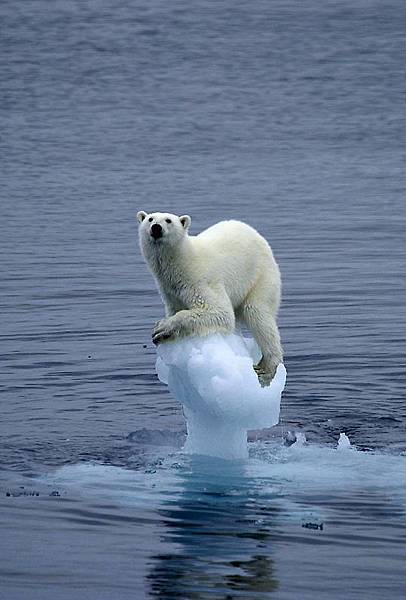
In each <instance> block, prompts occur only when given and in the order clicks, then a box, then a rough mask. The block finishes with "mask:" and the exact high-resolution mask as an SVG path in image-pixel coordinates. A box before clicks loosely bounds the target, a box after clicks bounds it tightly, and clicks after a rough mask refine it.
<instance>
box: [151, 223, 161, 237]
mask: <svg viewBox="0 0 406 600" xmlns="http://www.w3.org/2000/svg"><path fill="white" fill-rule="evenodd" d="M151 235H152V237H153V238H154V239H155V240H157V239H158V238H160V237H162V227H161V225H159V223H154V224H153V225H152V227H151Z"/></svg>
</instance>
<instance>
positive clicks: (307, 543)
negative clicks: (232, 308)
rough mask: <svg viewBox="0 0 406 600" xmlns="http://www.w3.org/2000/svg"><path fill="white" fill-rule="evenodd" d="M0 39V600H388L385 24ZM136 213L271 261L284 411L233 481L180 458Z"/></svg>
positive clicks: (390, 7) (398, 46) (249, 15)
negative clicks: (256, 248)
mask: <svg viewBox="0 0 406 600" xmlns="http://www.w3.org/2000/svg"><path fill="white" fill-rule="evenodd" d="M0 23H1V30H2V33H1V38H0V57H1V58H0V60H1V68H0V75H1V87H0V98H1V99H0V110H1V131H0V134H1V137H0V152H1V166H2V185H1V191H0V195H1V205H0V252H1V256H2V260H1V278H0V292H1V296H0V303H1V313H0V314H1V321H2V324H1V331H0V343H1V346H0V353H1V354H0V358H1V392H2V393H1V407H2V408H1V415H2V418H1V424H0V433H1V441H0V444H1V446H0V448H1V454H0V459H1V469H2V470H1V474H0V476H1V480H0V509H1V510H0V524H1V538H0V540H1V541H0V548H1V558H0V597H1V598H4V599H7V600H20V599H21V600H22V599H24V600H37V599H38V600H48V599H51V598H52V599H58V600H60V599H61V600H64V599H68V598H69V599H71V598H77V599H79V600H82V599H83V600H84V599H86V600H104V599H116V598H117V599H119V600H126V599H127V598H128V599H130V598H131V599H137V600H138V599H143V598H152V597H153V598H162V599H170V598H182V599H185V600H190V599H192V598H196V599H197V598H199V599H204V598H216V599H217V598H224V599H231V598H253V599H255V600H258V599H263V598H275V600H277V599H281V600H291V599H293V598H300V599H301V600H313V599H314V598H320V599H324V598H326V599H328V600H330V599H331V600H336V599H337V600H338V599H342V598H346V599H347V600H352V599H354V600H359V599H364V598H365V599H368V600H373V599H379V600H381V599H382V598H391V599H400V598H403V597H404V580H405V577H404V575H405V573H404V564H405V562H404V561H405V557H406V556H405V541H406V540H405V538H406V535H405V532H406V520H405V510H404V508H405V501H406V475H405V451H406V435H405V425H406V410H405V401H404V399H405V394H406V369H405V362H406V361H405V348H406V343H405V342H406V316H405V292H406V283H405V278H404V271H405V258H406V245H405V230H406V207H405V192H406V171H405V161H406V139H405V138H406V135H405V131H406V112H405V101H406V78H405V59H406V52H405V51H406V41H405V40H406V36H405V28H406V5H405V3H404V2H403V1H402V0H393V1H388V2H378V1H373V0H355V1H354V0H352V1H351V2H349V1H348V2H347V1H345V0H343V1H340V2H338V1H337V2H332V1H329V0H327V1H324V2H316V0H306V1H305V2H303V1H299V0H297V1H282V0H281V1H278V0H275V1H265V0H262V1H261V0H254V1H252V2H243V1H239V0H234V1H231V0H223V1H221V0H219V1H218V2H209V1H202V0H197V1H194V2H192V3H187V2H177V1H173V2H164V1H162V0H161V1H159V0H152V1H150V2H137V1H136V2H129V1H128V0H126V1H120V0H116V1H115V2H113V1H112V0H95V1H81V2H78V1H73V0H63V1H62V0H55V1H54V2H52V3H50V2H46V1H45V0H25V1H24V2H12V1H11V0H3V2H2V3H1V4H0ZM139 209H144V210H146V211H152V210H165V211H169V212H175V213H177V214H184V213H189V214H190V215H191V216H192V220H193V223H192V233H196V232H198V231H200V230H201V229H203V228H205V227H206V226H208V225H210V224H212V223H214V222H216V221H218V220H220V219H223V218H237V219H241V220H244V221H247V222H249V223H250V224H251V225H253V226H254V227H256V228H258V230H259V231H260V232H261V233H262V234H263V235H264V236H265V237H266V238H267V239H268V240H269V241H270V242H271V244H272V247H273V249H274V253H275V256H276V257H277V259H278V262H279V264H280V267H281V271H282V276H283V283H284V298H283V304H282V310H281V314H280V326H281V334H282V339H283V343H284V348H285V354H286V359H285V363H286V367H287V370H288V385H287V388H286V391H285V393H284V396H283V402H282V416H283V423H282V431H281V428H275V431H273V432H272V431H271V432H265V433H264V432H260V433H257V434H253V436H252V439H253V440H256V441H252V442H251V443H250V459H249V461H247V463H244V464H237V465H236V464H233V463H226V462H224V463H221V462H220V461H208V460H203V459H200V460H198V459H193V458H190V457H189V458H188V457H185V456H183V455H182V454H180V453H179V450H180V448H181V446H182V443H183V439H184V422H183V418H182V414H181V410H180V407H179V406H178V405H177V403H176V401H175V400H174V399H173V398H171V397H170V395H169V393H168V391H167V389H166V388H165V387H164V386H163V385H162V384H160V383H159V382H158V380H157V377H156V375H155V369H154V361H155V350H154V348H153V346H152V344H151V342H150V331H151V327H152V323H153V322H154V321H155V320H156V319H157V318H159V317H160V315H161V314H162V306H161V301H160V299H159V297H158V295H157V293H156V291H155V288H154V284H153V281H152V279H151V277H150V275H149V274H148V272H147V270H146V268H145V266H144V264H143V261H142V258H141V256H140V252H139V250H138V245H137V233H136V232H137V226H136V222H135V213H136V212H137V210H139ZM288 429H290V430H295V431H300V432H305V434H306V437H307V440H308V441H309V444H308V446H303V447H302V446H299V447H298V446H296V447H292V448H284V447H282V446H281V441H280V439H281V433H283V431H286V430H288ZM341 431H345V432H346V433H347V435H348V436H349V438H350V440H351V442H352V443H353V444H354V445H355V446H356V447H357V449H358V452H355V450H353V451H351V450H350V451H347V453H345V452H337V451H336V450H335V449H334V448H335V445H336V443H337V439H338V435H339V433H340V432H341ZM22 486H23V487H22ZM30 494H34V495H30ZM37 494H38V495H37ZM50 494H51V495H50ZM309 524H310V525H311V526H310V525H309ZM321 526H322V527H323V528H322V529H321Z"/></svg>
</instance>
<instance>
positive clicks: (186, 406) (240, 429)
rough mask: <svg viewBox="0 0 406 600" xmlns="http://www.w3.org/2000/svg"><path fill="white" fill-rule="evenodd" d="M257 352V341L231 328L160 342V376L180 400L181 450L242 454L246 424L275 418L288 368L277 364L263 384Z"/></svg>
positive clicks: (253, 426)
mask: <svg viewBox="0 0 406 600" xmlns="http://www.w3.org/2000/svg"><path fill="white" fill-rule="evenodd" d="M259 358H260V354H259V350H258V347H257V346H256V344H255V342H254V341H253V340H249V339H245V338H242V337H241V336H239V335H235V334H233V335H221V334H214V335H210V336H207V337H203V338H198V337H196V338H186V339H183V340H180V341H177V342H169V343H166V344H161V345H160V346H159V347H158V359H157V364H156V368H157V373H158V377H159V379H160V380H161V381H162V382H163V383H165V384H167V385H168V386H169V389H170V390H171V392H172V394H173V395H174V396H175V398H176V399H177V400H179V402H181V404H182V406H183V412H184V415H185V418H186V424H187V433H188V436H187V440H186V444H185V447H184V451H185V452H188V453H190V454H204V455H208V456H217V457H221V458H245V457H247V456H248V450H247V430H248V429H259V428H263V427H272V426H273V425H276V424H277V423H278V421H279V411H280V401H281V393H282V391H283V389H284V386H285V380H286V370H285V367H284V366H283V364H280V365H279V366H278V369H277V371H276V374H275V377H274V379H273V380H272V382H271V385H270V386H269V387H264V388H263V387H261V386H260V384H259V382H258V378H257V376H256V374H255V372H254V370H253V363H256V362H258V360H259Z"/></svg>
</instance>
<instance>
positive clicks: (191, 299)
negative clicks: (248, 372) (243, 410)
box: [137, 210, 283, 385]
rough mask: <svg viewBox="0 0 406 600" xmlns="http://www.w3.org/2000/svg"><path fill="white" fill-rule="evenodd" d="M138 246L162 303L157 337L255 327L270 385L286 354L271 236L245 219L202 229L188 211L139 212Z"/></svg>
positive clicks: (264, 379) (262, 371) (263, 377)
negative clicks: (193, 227)
mask: <svg viewBox="0 0 406 600" xmlns="http://www.w3.org/2000/svg"><path fill="white" fill-rule="evenodd" d="M137 219H138V221H139V223H140V227H139V237H140V246H141V250H142V253H143V255H144V258H145V260H146V262H147V264H148V266H149V268H150V270H151V272H152V274H153V275H154V277H155V279H156V282H157V284H158V287H159V290H160V293H161V296H162V298H163V301H164V303H165V309H166V318H165V319H162V320H160V321H157V323H156V324H155V328H154V330H153V333H152V340H153V342H154V344H159V343H160V342H163V341H166V340H172V339H175V338H178V337H184V336H191V335H197V336H201V335H207V334H209V333H215V332H222V333H230V332H232V331H233V330H234V328H235V324H236V321H237V322H242V323H243V324H245V325H246V326H247V327H248V329H250V331H251V333H252V335H253V337H254V338H255V340H256V342H257V344H258V346H259V348H260V349H261V352H262V358H261V360H260V361H259V363H258V364H257V365H255V366H254V369H255V371H256V372H257V375H258V378H259V381H260V383H261V385H269V383H270V381H271V379H272V378H273V376H274V374H275V371H276V367H277V366H278V364H279V363H280V362H282V359H283V353H282V347H281V342H280V337H279V331H278V327H277V324H276V317H277V313H278V308H279V303H280V295H281V278H280V273H279V268H278V265H277V263H276V261H275V259H274V256H273V253H272V250H271V248H270V246H269V245H268V243H267V241H266V240H265V239H264V238H263V237H262V236H261V235H260V234H259V233H258V232H257V231H256V230H255V229H253V228H252V227H250V226H249V225H246V224H245V223H242V222H240V221H221V222H220V223H217V224H216V225H213V226H212V227H209V228H208V229H206V230H205V231H203V232H202V233H200V234H199V235H197V236H190V235H188V229H189V226H190V223H191V218H190V217H189V216H188V215H183V216H181V217H178V216H176V215H173V214H170V213H161V212H154V213H150V214H147V213H146V212H144V211H142V210H141V211H139V212H138V213H137Z"/></svg>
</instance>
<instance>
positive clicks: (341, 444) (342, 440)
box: [337, 433, 353, 450]
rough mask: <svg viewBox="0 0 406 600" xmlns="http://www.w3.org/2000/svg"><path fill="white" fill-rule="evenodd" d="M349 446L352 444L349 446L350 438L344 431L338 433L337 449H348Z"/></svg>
mask: <svg viewBox="0 0 406 600" xmlns="http://www.w3.org/2000/svg"><path fill="white" fill-rule="evenodd" d="M349 448H353V446H351V442H350V440H349V439H348V437H347V436H346V435H345V433H340V437H339V439H338V443H337V450H348V449H349Z"/></svg>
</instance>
